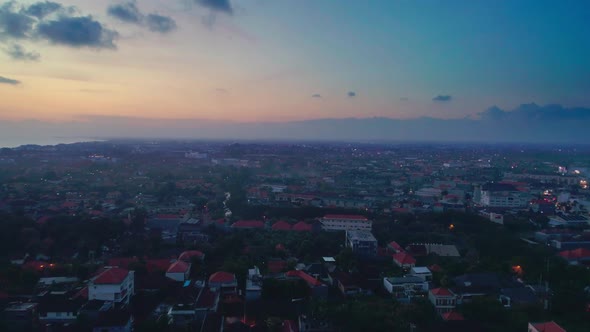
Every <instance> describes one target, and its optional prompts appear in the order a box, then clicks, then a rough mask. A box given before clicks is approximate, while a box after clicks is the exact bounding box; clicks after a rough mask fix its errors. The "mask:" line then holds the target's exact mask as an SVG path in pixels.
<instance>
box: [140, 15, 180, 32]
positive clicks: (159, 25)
mask: <svg viewBox="0 0 590 332" xmlns="http://www.w3.org/2000/svg"><path fill="white" fill-rule="evenodd" d="M145 21H146V25H147V27H148V29H150V31H153V32H159V33H168V32H171V31H173V30H176V21H174V19H172V18H171V17H168V16H163V15H159V14H149V15H148V16H147V17H146V20H145Z"/></svg>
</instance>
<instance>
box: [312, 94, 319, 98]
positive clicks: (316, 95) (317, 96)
mask: <svg viewBox="0 0 590 332" xmlns="http://www.w3.org/2000/svg"><path fill="white" fill-rule="evenodd" d="M311 98H322V95H321V94H319V93H316V94H313V95H311Z"/></svg>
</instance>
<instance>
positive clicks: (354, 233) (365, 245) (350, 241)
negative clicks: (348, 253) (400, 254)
mask: <svg viewBox="0 0 590 332" xmlns="http://www.w3.org/2000/svg"><path fill="white" fill-rule="evenodd" d="M346 246H347V247H348V248H351V249H352V252H354V253H355V254H358V255H362V256H374V255H376V254H377V239H375V236H373V234H372V233H371V232H370V231H361V230H351V231H346Z"/></svg>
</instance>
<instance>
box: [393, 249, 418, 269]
mask: <svg viewBox="0 0 590 332" xmlns="http://www.w3.org/2000/svg"><path fill="white" fill-rule="evenodd" d="M393 263H394V264H395V265H397V266H399V267H401V268H404V269H411V268H413V267H414V266H416V259H415V258H414V257H412V255H410V254H408V253H405V252H400V253H397V254H394V255H393Z"/></svg>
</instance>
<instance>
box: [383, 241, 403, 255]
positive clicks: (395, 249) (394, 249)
mask: <svg viewBox="0 0 590 332" xmlns="http://www.w3.org/2000/svg"><path fill="white" fill-rule="evenodd" d="M387 251H388V252H390V253H394V254H398V253H400V252H403V251H405V250H404V248H403V247H402V246H400V245H399V243H397V242H395V241H391V242H389V243H388V244H387Z"/></svg>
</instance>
